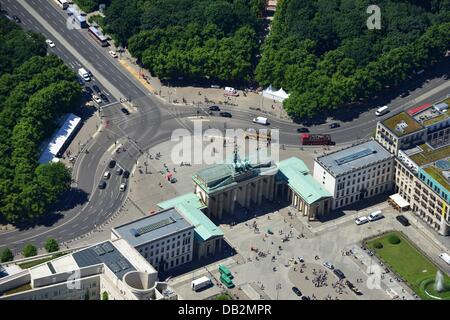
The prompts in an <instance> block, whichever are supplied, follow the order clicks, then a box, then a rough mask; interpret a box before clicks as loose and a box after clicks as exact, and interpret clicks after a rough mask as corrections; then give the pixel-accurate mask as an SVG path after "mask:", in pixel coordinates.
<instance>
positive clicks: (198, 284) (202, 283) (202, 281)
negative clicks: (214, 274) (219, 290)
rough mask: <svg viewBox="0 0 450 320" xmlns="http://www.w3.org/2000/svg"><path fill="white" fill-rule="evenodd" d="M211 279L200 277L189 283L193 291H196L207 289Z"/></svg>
mask: <svg viewBox="0 0 450 320" xmlns="http://www.w3.org/2000/svg"><path fill="white" fill-rule="evenodd" d="M211 283H212V282H211V279H210V278H208V277H201V278H198V279H195V280H194V281H192V283H191V288H192V290H193V291H197V290H200V289H203V288H205V287H208V286H210V285H211Z"/></svg>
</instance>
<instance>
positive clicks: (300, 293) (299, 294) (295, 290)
mask: <svg viewBox="0 0 450 320" xmlns="http://www.w3.org/2000/svg"><path fill="white" fill-rule="evenodd" d="M292 291H294V293H295V294H296V295H297V296H299V297H301V296H302V292H301V291H300V289H299V288H297V287H292Z"/></svg>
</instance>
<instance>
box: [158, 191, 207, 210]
mask: <svg viewBox="0 0 450 320" xmlns="http://www.w3.org/2000/svg"><path fill="white" fill-rule="evenodd" d="M180 203H186V204H189V205H191V206H193V207H195V208H197V209H203V208H206V205H205V204H204V203H202V202H201V201H200V198H199V197H198V196H197V195H195V194H194V193H186V194H183V195H181V196H179V197H176V198H172V199H170V200H167V201H164V202H160V203H158V207H160V208H161V209H163V210H164V209H169V208H172V207H176V206H177V205H179V204H180Z"/></svg>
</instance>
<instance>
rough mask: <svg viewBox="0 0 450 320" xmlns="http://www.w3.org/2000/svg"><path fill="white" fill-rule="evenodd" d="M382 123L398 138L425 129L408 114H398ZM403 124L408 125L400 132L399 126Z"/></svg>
mask: <svg viewBox="0 0 450 320" xmlns="http://www.w3.org/2000/svg"><path fill="white" fill-rule="evenodd" d="M381 123H382V124H383V125H384V126H385V127H386V128H388V129H389V130H390V131H391V132H392V133H394V134H395V135H396V136H398V137H401V136H404V135H407V134H410V133H413V132H416V131H420V130H422V129H424V127H423V126H422V125H421V124H420V123H418V122H417V121H416V120H415V119H414V118H413V117H411V116H410V115H409V114H407V113H406V112H400V113H397V114H395V115H393V116H392V117H389V118H387V119H385V120H383V121H381ZM401 123H405V124H406V125H405V126H404V127H403V129H402V130H399V129H398V125H399V124H401Z"/></svg>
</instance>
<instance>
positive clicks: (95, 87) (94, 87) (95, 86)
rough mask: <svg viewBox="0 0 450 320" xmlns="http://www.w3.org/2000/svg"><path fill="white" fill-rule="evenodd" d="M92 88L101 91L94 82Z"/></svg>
mask: <svg viewBox="0 0 450 320" xmlns="http://www.w3.org/2000/svg"><path fill="white" fill-rule="evenodd" d="M92 89H94V91H95V92H97V93H100V92H101V90H100V88H99V87H98V86H97V85H96V84H94V85H93V86H92Z"/></svg>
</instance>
